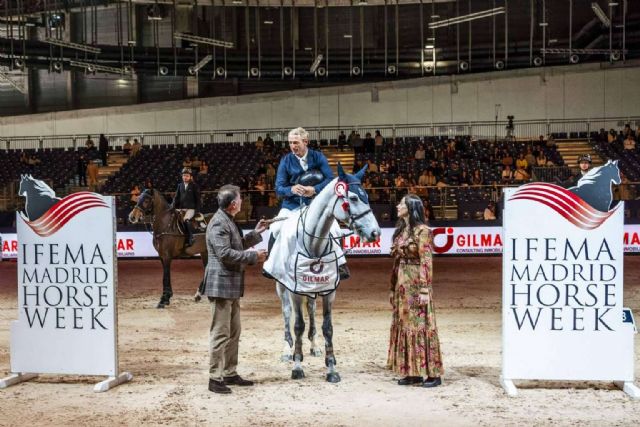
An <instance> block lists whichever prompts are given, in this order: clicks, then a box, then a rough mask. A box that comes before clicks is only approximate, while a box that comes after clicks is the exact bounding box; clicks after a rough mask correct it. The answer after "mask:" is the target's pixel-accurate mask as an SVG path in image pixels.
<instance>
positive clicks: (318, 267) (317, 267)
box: [309, 260, 324, 274]
mask: <svg viewBox="0 0 640 427" xmlns="http://www.w3.org/2000/svg"><path fill="white" fill-rule="evenodd" d="M309 270H311V272H312V273H313V274H320V273H322V270H324V263H323V262H322V261H320V260H318V261H316V262H314V263H313V264H311V265H310V266H309Z"/></svg>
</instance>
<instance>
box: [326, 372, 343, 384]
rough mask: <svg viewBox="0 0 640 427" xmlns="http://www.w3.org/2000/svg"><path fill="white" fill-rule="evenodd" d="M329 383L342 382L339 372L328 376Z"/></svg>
mask: <svg viewBox="0 0 640 427" xmlns="http://www.w3.org/2000/svg"><path fill="white" fill-rule="evenodd" d="M327 382H330V383H339V382H340V374H338V373H337V372H331V373H330V374H327Z"/></svg>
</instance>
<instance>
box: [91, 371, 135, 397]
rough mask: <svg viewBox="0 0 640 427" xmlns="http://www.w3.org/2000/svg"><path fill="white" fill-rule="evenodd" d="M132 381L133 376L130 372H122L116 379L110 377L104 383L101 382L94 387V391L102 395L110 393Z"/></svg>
mask: <svg viewBox="0 0 640 427" xmlns="http://www.w3.org/2000/svg"><path fill="white" fill-rule="evenodd" d="M132 379H133V375H131V374H130V373H129V372H122V373H121V374H120V375H118V376H116V377H109V378H107V379H106V380H104V381H100V382H99V383H98V384H96V385H95V386H94V387H93V391H94V392H96V393H102V392H104V391H108V390H110V389H112V388H114V387H117V386H119V385H120V384H124V383H128V382H129V381H131V380H132Z"/></svg>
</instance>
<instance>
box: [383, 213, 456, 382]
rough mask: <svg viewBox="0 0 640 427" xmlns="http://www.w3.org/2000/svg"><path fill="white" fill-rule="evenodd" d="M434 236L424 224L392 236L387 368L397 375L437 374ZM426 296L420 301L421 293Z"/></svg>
mask: <svg viewBox="0 0 640 427" xmlns="http://www.w3.org/2000/svg"><path fill="white" fill-rule="evenodd" d="M432 249H433V238H432V234H431V230H430V229H429V227H427V226H426V225H418V226H416V227H414V229H413V233H412V235H411V236H409V235H408V232H407V231H405V232H404V233H402V234H401V235H399V236H398V237H396V238H395V240H394V242H393V247H392V249H391V255H392V256H393V257H394V258H395V262H394V269H393V274H392V275H391V291H392V292H393V319H392V321H391V337H390V339H389V353H388V359H387V368H389V369H391V370H393V371H394V372H396V373H397V374H400V375H405V376H412V377H413V376H415V377H432V378H433V377H440V376H442V374H443V372H444V369H443V367H442V354H441V353H440V340H439V339H438V328H437V327H436V317H435V309H434V306H433V290H432V287H431V273H432ZM421 294H422V295H423V296H425V297H426V300H427V301H426V303H424V304H421V303H420V300H419V297H420V295H421Z"/></svg>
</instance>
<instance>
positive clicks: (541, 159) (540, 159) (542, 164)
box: [536, 150, 547, 167]
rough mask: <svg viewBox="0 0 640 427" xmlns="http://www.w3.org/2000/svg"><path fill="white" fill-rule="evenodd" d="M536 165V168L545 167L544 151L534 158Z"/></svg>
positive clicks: (545, 157)
mask: <svg viewBox="0 0 640 427" xmlns="http://www.w3.org/2000/svg"><path fill="white" fill-rule="evenodd" d="M536 165H538V167H545V166H547V156H545V155H544V151H542V150H541V151H540V153H539V154H538V157H536Z"/></svg>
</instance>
